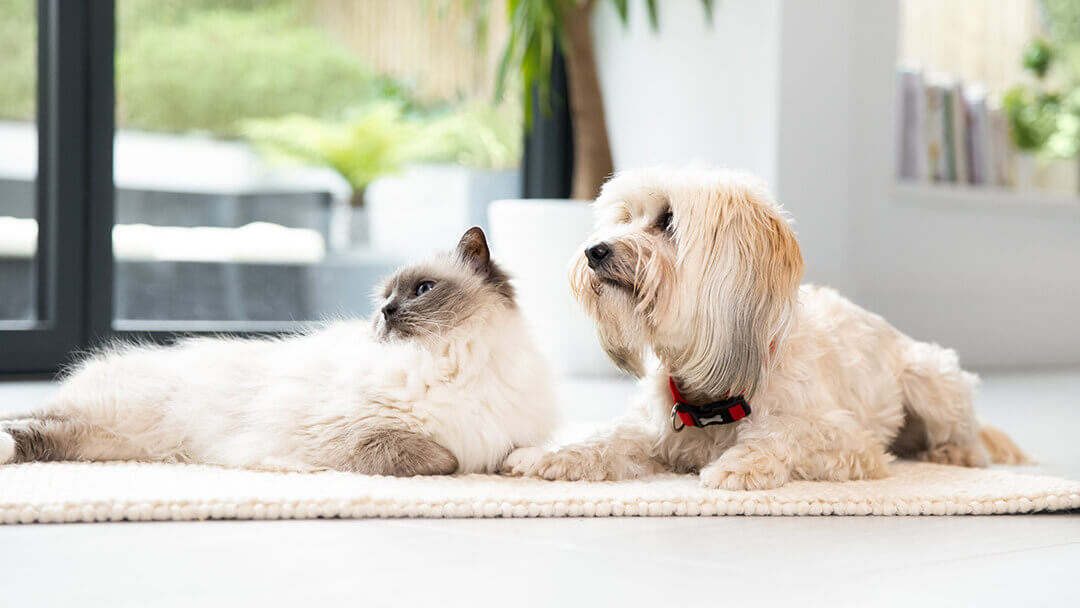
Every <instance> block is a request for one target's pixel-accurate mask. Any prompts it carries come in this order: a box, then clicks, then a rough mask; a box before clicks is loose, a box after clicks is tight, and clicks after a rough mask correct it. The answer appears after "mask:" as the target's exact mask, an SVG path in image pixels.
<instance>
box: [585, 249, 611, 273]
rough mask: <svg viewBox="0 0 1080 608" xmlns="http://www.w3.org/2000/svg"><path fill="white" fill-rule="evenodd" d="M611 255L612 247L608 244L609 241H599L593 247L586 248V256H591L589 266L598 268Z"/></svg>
mask: <svg viewBox="0 0 1080 608" xmlns="http://www.w3.org/2000/svg"><path fill="white" fill-rule="evenodd" d="M609 255H611V249H610V248H609V247H608V246H607V243H597V244H595V245H593V246H592V247H586V248H585V257H587V258H589V268H596V267H597V266H599V265H600V263H601V262H603V261H604V260H606V259H607V257H608V256H609Z"/></svg>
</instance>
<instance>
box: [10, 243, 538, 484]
mask: <svg viewBox="0 0 1080 608" xmlns="http://www.w3.org/2000/svg"><path fill="white" fill-rule="evenodd" d="M403 277H411V278H408V279H407V280H406V278H403ZM421 279H434V280H435V281H436V286H435V287H434V288H433V289H432V290H431V292H430V293H428V294H425V296H424V297H425V298H426V297H429V296H430V298H431V301H432V302H439V309H438V310H434V311H424V310H411V311H410V308H409V304H408V302H399V299H400V298H402V297H404V296H402V293H405V292H407V291H408V290H410V289H415V286H414V285H415V281H416V280H421ZM444 285H445V287H446V289H445V290H443V291H440V289H442V287H443V286H444ZM439 297H441V298H442V300H437V298H439ZM377 298H378V300H379V301H378V305H379V306H382V307H384V308H385V307H387V306H389V305H390V304H391V303H395V307H398V308H400V307H403V308H400V312H395V314H394V317H393V319H397V318H398V317H399V316H402V315H406V316H407V315H412V317H411V318H404V321H403V322H401V323H399V322H398V321H397V320H392V319H391V317H390V316H388V315H384V314H383V312H382V311H377V312H376V313H375V318H374V319H373V320H370V321H369V320H356V321H342V322H336V323H332V324H329V325H328V326H326V327H325V328H323V329H319V330H317V331H312V332H310V333H307V334H304V335H296V336H290V337H284V338H275V339H225V338H201V339H191V340H184V341H182V342H180V343H179V344H177V345H174V346H169V347H160V346H131V345H122V346H115V347H113V348H110V349H108V350H106V351H104V352H100V353H98V354H96V355H94V356H92V357H90V358H89V359H87V360H85V361H83V362H82V363H81V364H79V365H78V366H77V368H76V369H75V370H74V371H73V372H72V373H71V374H70V376H69V377H68V378H67V379H66V380H65V381H64V382H63V383H62V386H61V388H60V390H59V392H58V394H57V395H56V396H55V397H54V398H53V399H52V400H51V401H50V402H49V403H48V404H47V405H46V406H45V407H44V408H42V409H41V410H39V411H37V412H34V413H31V414H28V415H27V416H23V417H17V418H14V419H8V420H6V421H0V463H3V462H9V461H16V462H21V461H27V460H150V461H165V462H197V463H209V464H218V465H225V466H236V467H254V468H264V469H278V470H313V469H321V468H332V469H338V470H346V471H357V472H362V473H380V474H396V475H411V474H423V473H450V472H454V471H458V472H463V473H471V472H483V471H494V470H495V469H496V468H497V467H498V465H499V464H500V463H501V462H502V460H503V458H504V457H505V456H506V455H507V454H508V453H509V452H510V451H511V450H512V449H513V448H515V447H518V446H523V445H536V444H538V443H543V442H544V441H546V440H547V438H548V435H549V433H550V432H551V431H552V429H553V428H554V425H555V409H554V401H553V397H552V394H551V388H550V379H549V376H548V374H547V372H546V367H545V364H544V361H543V360H542V358H541V356H540V355H539V354H538V352H537V351H536V349H535V348H534V347H533V344H532V340H531V339H530V337H529V335H528V331H527V329H526V326H525V323H524V321H523V319H522V317H521V315H520V313H519V311H518V308H517V307H516V305H515V304H514V301H513V292H512V290H511V289H510V287H509V285H508V283H507V282H506V276H505V275H504V274H502V273H501V271H499V270H498V267H497V266H495V265H494V263H492V262H491V260H490V258H489V257H488V251H487V245H486V242H485V241H484V238H483V233H482V232H480V230H479V229H478V228H474V229H472V230H470V232H469V233H466V235H465V237H464V238H463V239H462V244H461V245H459V247H458V250H457V251H456V252H455V254H453V255H451V256H446V257H442V258H439V259H437V260H433V261H431V262H429V263H427V264H425V265H422V266H416V267H411V268H406V269H405V270H403V271H402V272H399V273H398V274H397V275H396V276H395V277H394V278H391V279H390V281H389V282H388V283H387V287H386V289H384V290H380V292H378V294H377ZM421 299H422V298H416V300H418V301H419V300H421ZM446 302H450V303H451V304H452V305H450V306H446V305H445V304H446ZM399 305H400V306H399ZM440 311H441V312H440ZM388 324H393V325H394V326H395V327H400V328H401V331H400V332H397V331H390V330H389V329H388V328H387V325H388Z"/></svg>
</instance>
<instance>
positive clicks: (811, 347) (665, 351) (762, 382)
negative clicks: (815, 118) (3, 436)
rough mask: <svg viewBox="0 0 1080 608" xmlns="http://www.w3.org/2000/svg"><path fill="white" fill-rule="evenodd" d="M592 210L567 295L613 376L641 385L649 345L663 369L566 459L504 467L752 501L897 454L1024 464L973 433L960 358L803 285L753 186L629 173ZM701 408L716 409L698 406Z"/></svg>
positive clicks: (847, 475)
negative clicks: (592, 327)
mask: <svg viewBox="0 0 1080 608" xmlns="http://www.w3.org/2000/svg"><path fill="white" fill-rule="evenodd" d="M595 208H596V214H597V224H598V231H597V232H596V234H595V235H594V236H593V237H592V238H591V239H590V240H589V241H588V242H587V243H586V246H585V248H584V252H583V254H582V255H581V256H580V257H578V258H577V259H576V260H574V262H573V264H572V268H571V285H572V288H573V290H574V292H575V294H576V295H577V297H578V299H579V300H580V302H581V303H582V305H583V306H584V307H585V310H586V311H587V312H588V313H589V315H590V316H592V317H593V319H595V321H596V323H597V328H598V331H599V335H600V339H601V342H602V344H603V346H604V348H605V350H606V351H607V352H608V354H609V355H610V356H611V359H612V360H613V361H614V362H615V363H616V364H617V365H618V366H619V367H621V368H622V369H624V370H626V371H628V372H630V373H632V374H634V375H636V376H638V377H641V376H643V375H644V363H643V361H644V351H645V349H646V348H651V349H652V351H653V353H655V355H656V357H657V358H658V359H659V361H660V364H659V366H658V367H657V368H656V369H655V370H653V371H651V372H650V373H648V375H644V378H643V380H642V383H641V384H642V386H641V390H642V397H643V398H642V399H641V400H640V403H639V404H638V407H637V408H636V409H635V411H634V412H633V413H632V414H631V415H630V416H628V417H627V419H625V420H623V421H622V422H621V423H620V424H618V425H616V426H615V427H614V428H612V429H611V430H610V431H608V432H605V433H602V434H601V435H599V436H597V437H595V438H593V439H592V440H590V441H587V442H585V443H581V444H577V445H569V446H566V447H563V448H562V449H559V450H558V451H555V452H550V453H549V452H545V451H543V450H541V449H538V448H525V449H520V450H517V451H515V452H514V453H512V454H511V455H510V457H509V458H508V459H507V461H506V463H505V464H504V465H503V470H504V471H506V472H508V473H511V474H519V475H532V476H538V477H543V478H545V479H568V480H604V479H627V478H633V477H638V476H642V475H647V474H651V473H656V472H660V471H665V470H670V471H677V472H700V475H701V484H702V485H703V486H707V487H710V488H725V489H729V490H756V489H765V488H774V487H777V486H780V485H783V484H784V483H786V482H787V481H788V480H790V479H809V480H837V481H838V480H848V479H874V478H880V477H883V476H886V475H888V469H887V467H886V465H887V463H888V462H889V461H890V460H892V459H893V455H899V456H902V457H909V458H917V459H922V460H929V461H932V462H938V463H946V464H955V465H963V466H985V465H986V464H987V462H988V460H989V459H990V458H992V459H993V460H994V461H995V462H998V461H1000V462H1020V461H1022V460H1024V459H1025V457H1024V455H1023V453H1022V452H1021V451H1020V450H1019V449H1018V448H1017V447H1016V446H1015V444H1013V443H1012V441H1010V440H1009V439H1008V437H1006V436H1005V435H1004V434H1003V433H1001V432H1000V431H996V430H994V429H989V428H984V429H982V432H981V433H980V428H979V424H978V422H977V421H976V419H975V416H974V413H973V411H972V398H973V394H974V390H975V386H976V384H977V378H976V377H975V376H974V375H973V374H970V373H967V372H965V371H963V370H962V369H961V368H960V366H959V364H958V362H957V357H956V353H955V352H953V351H951V350H948V349H945V348H942V347H940V346H938V345H936V344H926V343H922V342H916V341H915V340H912V339H911V338H909V337H908V336H905V335H904V334H902V333H900V332H899V331H897V330H896V329H895V328H893V327H892V326H891V325H889V324H888V323H887V322H885V320H883V319H882V318H881V317H879V316H877V315H874V314H872V313H869V312H867V311H865V310H863V309H861V308H859V307H858V306H856V305H854V304H853V303H851V302H850V301H848V300H846V299H844V298H843V297H842V296H840V295H839V294H837V293H836V292H835V291H833V290H831V289H827V288H822V287H813V286H803V287H801V288H800V286H799V282H800V280H801V278H802V274H803V260H802V255H801V253H800V251H799V245H798V242H797V241H796V240H795V235H794V233H793V232H792V230H791V228H790V227H789V226H788V221H787V219H786V217H785V215H784V213H783V212H782V210H781V209H780V207H779V206H778V205H777V204H776V203H774V202H773V201H772V199H771V198H770V196H769V194H768V193H767V192H766V190H765V188H764V187H763V186H762V185H761V184H760V183H759V182H757V181H756V180H755V179H753V178H752V177H750V176H748V175H745V174H742V173H737V172H733V171H726V170H699V169H684V170H672V169H650V170H643V171H633V172H626V173H620V174H619V175H617V176H616V177H614V178H613V179H612V180H611V181H609V182H608V183H607V184H606V185H605V186H604V188H603V190H602V192H601V194H600V197H599V199H598V200H597V201H596V204H595ZM677 398H678V399H680V400H681V401H682V402H683V403H684V405H680V406H679V407H677V408H675V407H673V406H675V405H676V399H677ZM703 404H712V405H713V407H711V408H706V409H704V410H703V409H700V408H695V405H698V406H700V405H703ZM720 410H724V411H723V412H721V411H720ZM746 410H749V412H747V411H746ZM689 413H694V414H695V415H689ZM747 414H748V415H747ZM743 416H745V417H743ZM698 423H700V424H703V425H704V426H697V424H698ZM980 435H981V439H980ZM984 446H985V447H984ZM988 451H989V454H988ZM988 456H989V458H988Z"/></svg>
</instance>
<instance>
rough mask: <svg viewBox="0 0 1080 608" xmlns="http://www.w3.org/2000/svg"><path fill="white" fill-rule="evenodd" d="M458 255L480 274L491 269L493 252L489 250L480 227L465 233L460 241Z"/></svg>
mask: <svg viewBox="0 0 1080 608" xmlns="http://www.w3.org/2000/svg"><path fill="white" fill-rule="evenodd" d="M457 254H458V257H460V258H461V259H462V260H463V261H465V262H468V263H469V264H470V265H471V266H472V267H473V268H475V269H476V270H477V271H479V272H482V273H487V272H488V269H489V268H490V267H491V251H490V250H489V249H488V244H487V238H485V237H484V231H483V230H482V229H481V228H480V227H479V226H473V227H472V228H469V229H468V230H466V231H465V234H464V235H463V236H462V237H461V240H460V241H458V246H457Z"/></svg>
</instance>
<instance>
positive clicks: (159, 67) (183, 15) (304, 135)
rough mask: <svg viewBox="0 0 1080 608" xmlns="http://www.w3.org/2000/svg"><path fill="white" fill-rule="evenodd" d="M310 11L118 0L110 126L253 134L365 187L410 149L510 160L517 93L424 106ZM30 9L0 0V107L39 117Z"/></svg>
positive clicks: (480, 160)
mask: <svg viewBox="0 0 1080 608" xmlns="http://www.w3.org/2000/svg"><path fill="white" fill-rule="evenodd" d="M474 1H475V2H477V4H478V5H482V4H485V3H486V2H488V1H489V0H474ZM434 6H435V7H436V9H437V8H438V6H439V5H434ZM309 9H310V3H309V0H117V7H116V11H117V50H116V84H117V95H116V98H117V125H118V127H120V128H128V129H141V130H147V131H155V132H176V133H184V132H192V131H196V132H204V133H208V134H211V135H213V136H216V137H226V138H231V137H241V136H242V137H247V138H249V139H250V140H251V141H252V142H254V143H255V144H256V147H257V148H258V149H259V150H260V151H262V152H265V153H266V154H267V155H268V156H270V157H272V158H274V159H276V160H287V161H289V162H301V163H305V164H313V165H320V166H327V167H330V168H332V169H333V170H335V171H337V172H338V173H340V174H341V175H342V176H343V177H344V178H345V179H346V180H347V181H348V182H349V183H350V184H352V186H353V188H354V189H355V191H356V192H357V193H359V194H361V195H362V192H363V189H364V188H365V187H366V186H367V184H368V183H370V182H371V181H372V180H373V179H375V178H376V177H378V176H380V175H384V174H387V173H393V172H395V171H397V170H398V169H400V167H401V166H402V164H404V163H406V162H410V161H424V162H453V163H459V164H463V165H468V166H473V167H482V168H504V167H511V166H514V165H516V164H517V162H518V161H519V159H520V157H521V137H522V131H521V116H520V114H521V113H520V111H519V110H518V107H517V105H520V104H517V105H515V104H513V103H506V104H503V105H502V106H500V107H495V106H493V105H491V104H482V103H477V102H472V103H460V104H454V105H443V106H438V107H426V106H423V105H421V104H419V103H417V102H415V101H414V99H413V97H412V95H411V90H410V87H409V86H407V85H406V84H404V83H402V82H401V81H398V80H395V79H392V78H388V77H385V76H382V75H379V74H377V73H375V72H374V71H373V70H372V69H371V68H369V67H368V66H367V65H366V64H365V63H364V61H363V60H362V59H361V58H360V57H358V56H357V55H355V54H354V53H352V52H351V51H350V50H349V49H347V48H346V47H345V46H344V45H342V44H341V43H339V42H337V41H336V40H334V39H333V38H332V37H331V36H329V35H328V34H327V33H326V32H325V31H323V30H322V29H320V28H318V27H315V26H313V25H311V23H310V19H309V16H310V15H309V14H308V13H309ZM36 11H37V0H0V119H3V118H6V119H19V120H26V119H32V118H33V117H34V112H35V107H36V99H35V84H36V71H37V65H36V64H37V61H36V54H37V53H36V51H37V48H36V29H37V20H36Z"/></svg>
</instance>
